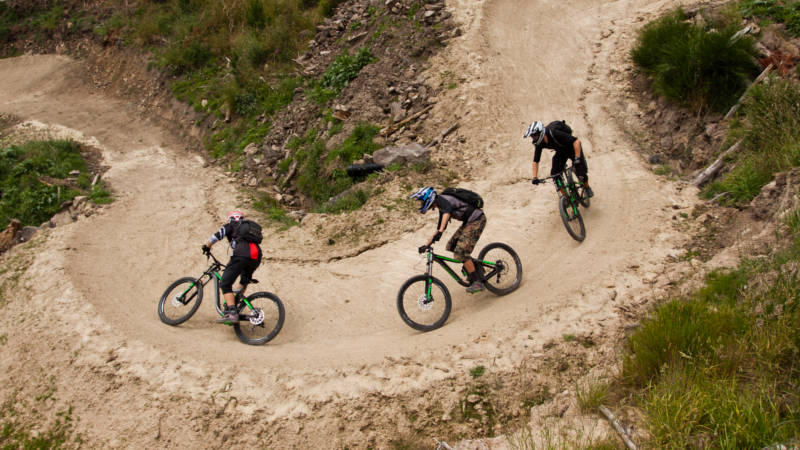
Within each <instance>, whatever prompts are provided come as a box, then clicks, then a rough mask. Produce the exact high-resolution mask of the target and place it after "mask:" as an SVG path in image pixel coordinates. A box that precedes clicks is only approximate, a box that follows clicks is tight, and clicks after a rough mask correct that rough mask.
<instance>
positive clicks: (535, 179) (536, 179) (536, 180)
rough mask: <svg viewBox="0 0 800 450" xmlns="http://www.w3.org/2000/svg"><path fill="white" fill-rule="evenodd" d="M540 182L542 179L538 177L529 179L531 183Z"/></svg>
mask: <svg viewBox="0 0 800 450" xmlns="http://www.w3.org/2000/svg"><path fill="white" fill-rule="evenodd" d="M541 182H542V180H540V179H539V178H534V179H532V180H531V183H533V184H539V183H541Z"/></svg>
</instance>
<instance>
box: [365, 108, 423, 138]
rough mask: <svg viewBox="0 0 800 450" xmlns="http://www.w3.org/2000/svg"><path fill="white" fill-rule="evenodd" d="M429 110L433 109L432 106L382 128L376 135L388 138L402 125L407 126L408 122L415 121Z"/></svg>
mask: <svg viewBox="0 0 800 450" xmlns="http://www.w3.org/2000/svg"><path fill="white" fill-rule="evenodd" d="M431 108H433V105H429V106H427V107H425V108H424V109H423V110H422V111H419V112H417V113H415V114H414V115H413V116H411V117H408V118H406V119H403V120H401V121H400V122H397V123H394V124H391V125H389V126H388V127H386V128H383V129H382V130H381V131H380V132H379V133H378V134H380V135H381V136H389V135H391V134H392V133H394V132H395V131H397V130H399V129H400V128H401V127H402V126H403V125H405V124H407V123H408V122H411V121H412V120H415V119H416V118H417V117H419V116H421V115H423V114H425V113H426V112H428V111H430V109H431Z"/></svg>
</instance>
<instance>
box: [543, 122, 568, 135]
mask: <svg viewBox="0 0 800 450" xmlns="http://www.w3.org/2000/svg"><path fill="white" fill-rule="evenodd" d="M547 129H548V130H551V131H552V130H558V131H560V132H562V133H567V134H569V135H572V127H570V126H569V125H567V122H566V121H564V120H554V121H552V122H550V123H548V124H547ZM551 135H552V133H551Z"/></svg>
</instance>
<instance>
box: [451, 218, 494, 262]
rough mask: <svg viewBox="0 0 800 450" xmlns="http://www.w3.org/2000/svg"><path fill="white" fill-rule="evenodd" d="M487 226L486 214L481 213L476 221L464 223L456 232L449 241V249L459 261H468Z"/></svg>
mask: <svg viewBox="0 0 800 450" xmlns="http://www.w3.org/2000/svg"><path fill="white" fill-rule="evenodd" d="M485 226H486V215H481V216H480V217H479V218H478V219H477V220H475V221H474V222H469V223H467V224H465V225H462V226H461V227H460V228H459V229H458V230H456V232H455V233H453V237H451V238H450V241H448V242H447V250H450V251H452V252H453V257H454V258H455V259H457V260H459V261H466V260H467V258H469V256H470V253H472V250H473V249H474V248H475V244H477V243H478V239H480V237H481V233H483V228H484V227H485Z"/></svg>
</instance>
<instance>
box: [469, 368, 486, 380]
mask: <svg viewBox="0 0 800 450" xmlns="http://www.w3.org/2000/svg"><path fill="white" fill-rule="evenodd" d="M484 373H486V367H484V366H475V367H473V368H472V369H470V370H469V375H470V376H471V377H472V378H478V377H480V376H481V375H483V374H484Z"/></svg>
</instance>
